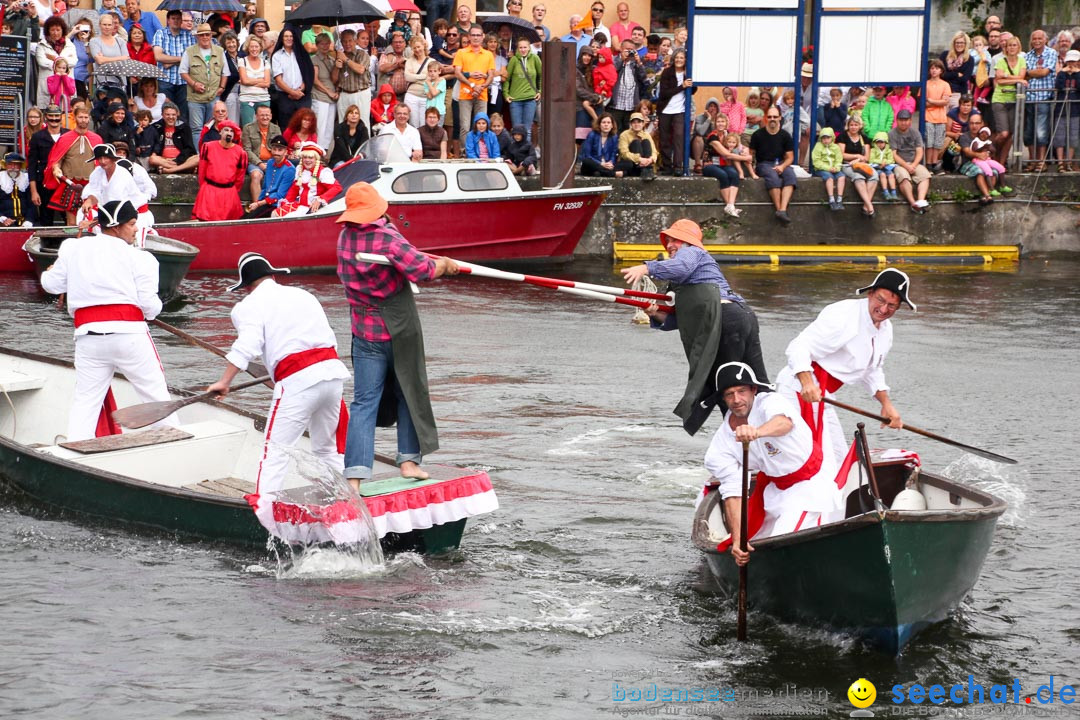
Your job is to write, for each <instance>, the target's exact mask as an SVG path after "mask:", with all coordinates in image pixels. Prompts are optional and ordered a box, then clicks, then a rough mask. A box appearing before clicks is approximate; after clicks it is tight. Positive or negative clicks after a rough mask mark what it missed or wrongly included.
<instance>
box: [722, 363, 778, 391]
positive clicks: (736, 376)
mask: <svg viewBox="0 0 1080 720" xmlns="http://www.w3.org/2000/svg"><path fill="white" fill-rule="evenodd" d="M738 385H749V386H750V387H753V388H757V389H758V390H765V391H767V392H768V391H771V390H775V389H776V386H775V385H770V384H769V383H765V382H761V381H759V380H758V379H757V376H756V375H754V370H753V368H751V367H750V366H749V365H747V364H746V363H741V362H729V363H724V364H723V365H721V366H720V367H718V368H716V393H717V394H718V395H723V393H724V391H725V390H727V389H728V388H730V387H736V386H738Z"/></svg>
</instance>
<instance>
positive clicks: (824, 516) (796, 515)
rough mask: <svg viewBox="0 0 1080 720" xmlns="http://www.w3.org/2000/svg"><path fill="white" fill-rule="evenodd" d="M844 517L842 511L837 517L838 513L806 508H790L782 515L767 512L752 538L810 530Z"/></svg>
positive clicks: (760, 538)
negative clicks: (812, 510)
mask: <svg viewBox="0 0 1080 720" xmlns="http://www.w3.org/2000/svg"><path fill="white" fill-rule="evenodd" d="M842 518H843V514H842V513H841V514H840V515H839V517H837V514H836V513H820V512H808V511H805V510H789V511H787V512H784V513H781V514H780V515H770V514H768V513H766V514H765V522H763V523H762V524H761V529H760V530H758V532H757V534H756V535H754V537H753V538H751V540H764V539H765V538H768V537H773V536H775V535H786V534H788V533H793V532H799V531H800V530H808V529H809V528H812V527H817V526H819V525H825V524H828V523H830V522H835V521H837V520H839V519H842Z"/></svg>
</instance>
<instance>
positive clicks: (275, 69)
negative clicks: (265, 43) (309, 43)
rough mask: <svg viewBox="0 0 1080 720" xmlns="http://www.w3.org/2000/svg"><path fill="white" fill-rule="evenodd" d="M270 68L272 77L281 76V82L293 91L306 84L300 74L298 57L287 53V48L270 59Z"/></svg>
mask: <svg viewBox="0 0 1080 720" xmlns="http://www.w3.org/2000/svg"><path fill="white" fill-rule="evenodd" d="M270 68H271V70H270V74H271V76H273V77H275V78H276V77H277V76H278V75H280V76H281V81H282V82H283V83H285V84H286V85H288V86H289V87H291V88H293V89H296V88H299V87H300V85H301V84H303V82H304V77H303V76H302V75H301V74H300V64H299V63H297V62H296V55H294V54H293V53H291V52H286V51H285V48H282V49H281V50H278V51H277V52H276V53H274V55H273V57H271V58H270ZM307 89H308V90H310V89H311V88H307Z"/></svg>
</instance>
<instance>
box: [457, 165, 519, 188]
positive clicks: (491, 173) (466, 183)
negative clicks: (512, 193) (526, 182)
mask: <svg viewBox="0 0 1080 720" xmlns="http://www.w3.org/2000/svg"><path fill="white" fill-rule="evenodd" d="M457 184H458V187H459V188H461V189H462V190H465V191H466V192H476V191H478V190H505V189H506V188H507V187H508V185H507V182H506V175H504V174H503V173H501V172H500V171H498V170H494V169H491V168H477V169H475V170H473V169H470V170H458V174H457Z"/></svg>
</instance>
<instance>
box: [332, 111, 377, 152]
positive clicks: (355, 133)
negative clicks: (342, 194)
mask: <svg viewBox="0 0 1080 720" xmlns="http://www.w3.org/2000/svg"><path fill="white" fill-rule="evenodd" d="M367 141H368V131H367V126H366V125H364V122H363V121H362V120H361V119H360V108H358V107H357V106H355V105H350V106H349V108H348V109H347V110H346V111H345V119H344V120H342V121H341V122H340V123H339V124H338V126H337V130H336V131H335V132H334V151H333V153H331V155H330V167H337V166H338V165H340V164H341V163H344V162H348V161H349V160H352V159H353V158H354V157H356V156H357V155H359V154H360V147H361V146H362V145H363V144H364V143H366V142H367Z"/></svg>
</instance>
